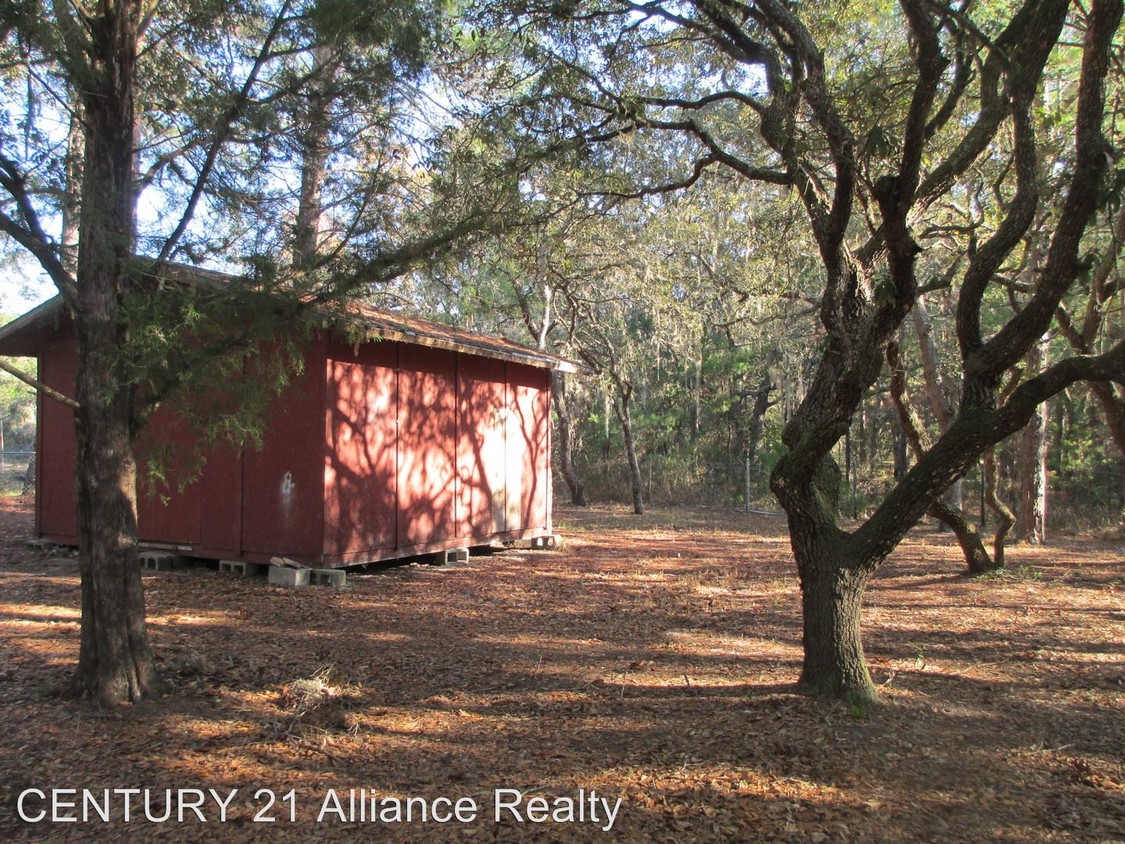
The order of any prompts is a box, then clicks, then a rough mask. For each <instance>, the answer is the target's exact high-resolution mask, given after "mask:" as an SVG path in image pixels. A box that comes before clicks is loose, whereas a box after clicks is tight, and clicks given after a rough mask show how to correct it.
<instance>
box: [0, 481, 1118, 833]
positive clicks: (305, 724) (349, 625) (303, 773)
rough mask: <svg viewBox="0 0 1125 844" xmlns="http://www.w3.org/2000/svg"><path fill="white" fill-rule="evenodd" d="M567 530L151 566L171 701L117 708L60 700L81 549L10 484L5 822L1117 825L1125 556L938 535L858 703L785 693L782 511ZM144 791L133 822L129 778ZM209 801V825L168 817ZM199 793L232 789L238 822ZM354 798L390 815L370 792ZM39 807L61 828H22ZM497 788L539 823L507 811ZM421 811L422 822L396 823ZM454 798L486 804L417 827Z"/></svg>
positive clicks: (708, 513) (896, 599)
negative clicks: (267, 561)
mask: <svg viewBox="0 0 1125 844" xmlns="http://www.w3.org/2000/svg"><path fill="white" fill-rule="evenodd" d="M559 518H560V521H561V522H562V531H563V532H564V534H565V535H566V544H565V546H564V548H563V549H562V550H561V551H558V552H554V553H549V552H528V551H509V552H505V553H501V554H495V555H492V556H482V557H474V558H472V559H471V560H470V561H469V563H468V564H463V565H459V566H454V567H448V568H434V567H427V566H420V565H411V566H406V567H400V568H395V569H387V570H384V571H381V572H371V573H366V574H358V575H352V576H350V577H349V581H348V585H347V587H346V588H345V589H343V590H338V591H333V590H331V589H327V588H322V587H310V588H306V589H300V590H287V589H282V588H278V587H271V586H268V585H267V584H266V582H265V580H264V578H241V577H237V576H233V575H221V574H219V573H218V572H217V571H214V570H212V569H207V568H197V569H188V570H183V571H176V572H171V573H166V574H154V575H151V576H146V578H145V584H146V590H147V600H148V610H149V623H150V627H149V630H150V633H151V637H152V641H153V644H154V646H155V649H156V653H157V655H158V658H159V660H160V664H161V667H162V669H163V672H164V675H165V677H166V678H167V680H168V684H169V694H168V695H167V696H166V697H164V698H163V699H161V700H159V701H156V702H152V703H146V704H143V705H140V706H136V707H123V708H121V709H119V710H116V711H108V712H104V711H103V712H99V711H95V710H93V709H91V708H89V707H88V706H84V705H81V704H78V703H74V702H70V701H67V700H65V699H62V698H60V697H58V696H57V695H56V694H55V690H56V689H57V688H58V687H59V686H60V685H61V684H62V682H63V681H64V680H65V678H66V676H67V673H68V671H70V670H71V668H72V666H73V664H74V661H75V658H76V653H77V647H78V641H77V640H78V618H79V609H78V589H79V587H78V579H77V576H76V564H75V562H74V560H73V558H72V557H71V556H68V555H66V554H60V552H59V551H58V550H57V549H56V550H54V551H36V550H31V549H28V548H27V547H25V544H24V540H26V539H27V538H28V536H29V535H30V532H31V526H30V525H31V519H30V514H29V512H28V509H27V506H26V504H20V503H19V502H18V500H17V499H5V500H3V501H2V502H0V727H2V729H0V839H3V840H16V841H25V840H26V841H30V840H51V841H83V842H85V841H99V842H105V841H147V840H163V841H200V842H202V841H209V842H210V841H218V842H239V841H294V842H295V841H305V840H310V839H311V838H312V836H314V835H315V836H316V837H318V838H322V839H324V840H331V841H335V840H340V841H353V840H354V841H361V840H363V841H367V840H380V841H408V840H409V841H460V840H469V841H473V840H475V841H521V840H526V841H531V840H534V841H587V840H615V841H677V842H679V841H801V842H836V841H841V842H860V841H870V842H882V841H943V842H944V841H950V842H953V841H966V842H970V841H971V842H982V841H1012V842H1014V841H1028V842H1032V841H1034V842H1038V841H1084V842H1085V841H1088V842H1108V841H1125V771H1123V754H1125V549H1123V545H1122V543H1121V542H1120V541H1111V540H1106V539H1101V540H1089V539H1087V540H1082V541H1079V540H1067V541H1065V542H1062V543H1061V544H1059V545H1056V546H1051V547H1048V548H1043V549H1038V548H1016V549H1013V550H1012V552H1011V558H1010V564H1011V566H1012V573H1011V574H1010V575H1006V576H1003V577H999V578H992V579H981V580H970V579H967V578H965V577H963V576H961V575H960V573H959V571H960V567H961V566H960V562H959V559H958V556H957V554H956V553H955V549H953V548H951V547H950V542H949V539H948V538H947V537H945V536H942V535H940V534H936V533H930V532H920V533H919V534H918V535H917V536H916V537H915V538H913V539H911V540H910V541H908V542H907V543H906V544H904V546H903V547H902V548H901V549H900V550H899V551H898V552H897V553H896V554H895V555H894V557H893V558H892V559H891V560H890V561H889V562H888V563H887V564H886V565H885V566H884V568H883V569H882V570H881V572H880V574H879V576H878V578H877V579H876V580H875V581H874V582H873V584H872V586H871V588H870V591H869V596H868V600H867V607H866V614H865V623H864V627H865V637H866V639H865V640H866V644H867V650H868V654H869V657H870V660H871V664H872V668H873V672H874V675H875V679H876V682H878V683H879V684H880V685H881V693H882V703H881V704H880V705H879V706H878V707H877V708H875V709H873V710H872V711H870V712H867V713H862V712H853V711H850V710H849V709H848V708H847V707H846V706H844V705H842V704H836V703H827V702H823V701H815V700H809V699H806V698H803V697H800V696H798V695H795V694H794V693H793V690H792V683H793V681H794V680H795V678H796V676H797V673H798V668H799V661H800V642H799V636H800V625H799V600H798V598H799V594H798V589H797V585H796V581H795V578H794V575H793V570H792V563H791V561H790V556H789V550H788V545H787V541H786V538H785V534H784V525H783V523H782V522H781V520H780V519H778V518H773V517H768V516H747V515H745V514H741V513H737V512H733V511H724V510H703V509H699V510H690V511H685V510H669V511H662V512H657V513H656V514H654V515H650V516H645V517H641V518H637V517H632V516H627V515H623V514H620V513H617V512H614V511H611V510H608V509H592V510H589V511H578V510H565V511H563V512H562V513H561V514H560V517H559ZM130 788H132V789H139V792H138V793H137V794H135V795H130V796H129V798H128V799H129V800H130V801H131V802H130V807H131V811H132V815H131V819H130V821H129V822H128V823H126V822H124V821H123V818H122V813H123V804H124V801H125V799H126V797H125V795H122V794H119V793H115V791H114V790H117V789H130ZM62 789H74V790H75V793H74V794H71V793H70V792H67V791H57V792H55V802H56V804H57V805H55V807H54V809H52V803H51V795H52V790H62ZM107 789H108V790H110V802H109V804H108V809H109V811H110V816H111V819H110V821H109V822H108V823H107V822H104V821H103V820H102V819H101V817H100V816H99V815H98V814H97V813H96V812H94V811H93V810H92V809H91V808H90V807H89V806H87V813H88V818H89V819H88V820H87V821H86V822H83V821H82V811H83V806H82V800H83V794H84V792H83V790H88V793H89V794H90V795H91V796H92V798H93V799H95V800H96V801H104V800H105V795H106V790H107ZM166 789H171V790H172V797H173V803H172V814H171V817H170V819H169V820H168V821H166V822H163V823H158V822H154V821H152V820H148V819H147V818H146V817H145V804H144V802H143V801H144V797H145V796H146V795H147V797H148V798H149V800H150V803H149V807H148V809H149V812H150V813H151V814H152V816H153V817H155V818H160V817H161V816H163V814H164V812H165V811H166V808H167V807H166V794H167V793H166ZM193 789H200V790H203V791H204V794H205V795H207V797H206V802H205V803H204V804H203V806H202V807H201V809H200V811H201V813H202V814H203V815H204V817H205V818H206V822H203V821H200V820H199V818H198V817H197V816H196V815H195V814H194V813H193V811H192V810H191V808H190V806H189V807H188V808H185V809H184V812H185V814H184V819H183V821H182V822H181V821H180V820H179V818H178V817H177V811H178V809H180V808H181V798H182V802H183V803H184V804H190V803H192V802H195V800H196V797H195V792H194V791H192V790H193ZM207 789H213V790H214V791H215V792H216V793H217V794H218V795H219V796H220V797H221V799H223V800H226V799H227V798H228V796H229V795H230V792H231V791H232V790H233V791H234V792H235V793H234V796H233V797H230V802H229V806H228V808H227V811H226V818H225V821H223V822H220V820H219V817H220V815H219V809H218V806H217V804H216V803H215V802H214V800H213V799H212V798H211V797H210V796H209V794H208V793H207V792H206V790H207ZM259 789H268V790H269V792H267V791H259ZM359 789H365V790H366V792H365V793H366V795H367V797H368V798H371V796H372V795H374V800H375V804H374V807H375V810H376V814H377V817H376V819H375V820H370V819H369V817H368V818H365V819H363V820H361V819H360V818H361V816H360V814H359V809H358V808H355V806H354V803H350V802H349V796H350V793H351V792H352V790H355V792H357V793H358V790H359ZM290 791H292V793H291V795H290V794H289V793H290ZM40 792H42V793H43V794H44V795H46V799H43V798H40V796H39V793H40ZM270 792H272V793H273V794H274V795H276V797H277V798H278V800H277V802H276V803H275V804H274V805H272V806H268V802H269V793H270ZM21 794H22V795H24V802H23V811H24V813H25V815H27V816H28V817H37V816H38V815H40V814H42V813H45V817H44V818H43V820H41V821H39V822H36V823H27V822H22V821H20V819H19V817H18V816H17V812H16V809H17V800H18V798H19V796H20V795H21ZM287 795H289V796H287ZM497 795H499V796H500V799H501V802H502V803H505V804H514V803H516V801H519V802H518V805H515V806H513V808H514V809H515V812H518V813H520V820H519V821H517V820H516V818H515V816H514V812H513V811H511V810H510V809H506V808H503V807H502V808H501V815H502V817H501V818H500V819H499V820H497V819H495V818H494V815H495V812H496V807H495V801H496V799H497ZM592 797H593V798H594V802H593V806H592V807H591V798H592ZM394 798H398V799H399V801H400V802H397V803H396V802H395V799H394ZM406 798H416V799H415V801H414V803H413V804H412V805H411V811H412V819H411V820H410V821H406V820H399V821H395V820H393V818H394V817H395V812H396V811H402V812H405V809H404V805H405V804H404V802H402V801H405V799H406ZM440 798H446V799H447V800H449V801H451V802H452V801H456V800H459V799H460V800H462V801H464V802H463V803H462V807H463V816H467V815H468V814H470V811H469V807H476V811H475V815H476V819H475V820H470V821H466V822H459V821H458V820H457V819H456V818H454V819H452V820H449V821H447V822H444V823H441V822H438V821H436V820H434V819H433V818H432V817H428V819H427V820H422V819H421V817H420V814H421V809H422V803H425V804H426V808H427V810H432V809H434V808H436V809H437V810H438V813H439V814H442V813H443V812H445V811H446V810H447V808H448V806H449V804H446V803H442V802H441V801H440ZM618 798H620V800H621V804H620V807H619V808H618V809H617V811H616V814H615V815H614V818H613V824H612V828H611V829H609V830H608V831H602V828H603V827H606V826H608V820H609V817H608V816H609V812H610V809H611V808H612V807H613V806H614V805H615V803H616V801H617V799H618ZM602 799H606V800H608V803H601V802H600V801H601V800H602ZM71 802H74V803H76V804H77V805H75V806H74V807H70V806H67V805H66V804H67V803H71ZM361 802H363V801H361ZM99 805H101V804H100V803H99ZM364 807H365V811H366V814H367V815H368V816H369V815H370V812H371V802H370V799H369V800H368V801H367V802H365V803H364ZM539 810H542V811H543V813H546V817H547V818H548V820H546V821H544V822H542V823H535V822H533V821H532V816H538V815H536V813H537V812H539ZM52 811H54V812H56V813H57V815H58V817H59V820H58V821H57V822H52V820H51V818H52V815H51V812H52ZM353 812H354V814H353ZM258 813H261V814H260V816H261V817H262V818H266V817H272V818H274V821H273V822H271V823H266V822H262V821H258V822H255V820H254V817H255V815H256V814H258ZM291 813H292V815H293V817H294V818H295V820H294V821H291V820H290V814H291ZM379 813H382V814H379ZM568 813H572V814H573V818H572V819H570V820H567V817H568ZM318 816H319V817H318ZM552 816H553V817H555V818H558V820H552V819H550V818H551V817H552ZM592 816H596V817H592ZM69 817H76V818H77V819H78V820H77V821H76V822H67V821H64V820H62V819H63V818H69ZM352 817H355V818H356V820H355V821H354V822H353V821H351V820H350V819H351V818H352Z"/></svg>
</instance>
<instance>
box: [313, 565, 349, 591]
mask: <svg viewBox="0 0 1125 844" xmlns="http://www.w3.org/2000/svg"><path fill="white" fill-rule="evenodd" d="M308 573H309V583H311V584H312V585H313V586H335V587H340V586H343V585H344V584H345V583H347V582H348V573H347V572H346V571H344V570H343V569H308Z"/></svg>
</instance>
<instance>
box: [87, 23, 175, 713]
mask: <svg viewBox="0 0 1125 844" xmlns="http://www.w3.org/2000/svg"><path fill="white" fill-rule="evenodd" d="M103 10H104V11H103V14H102V15H101V16H100V17H98V18H96V19H95V20H93V21H91V22H90V25H89V29H88V31H89V44H88V49H89V52H90V63H89V79H88V80H87V86H86V87H85V89H84V90H83V106H84V108H85V125H86V138H85V141H86V144H85V147H86V148H85V162H84V168H83V183H82V200H81V225H80V240H79V249H78V274H77V282H78V283H77V291H76V296H77V301H76V302H75V303H73V305H72V312H73V316H74V326H75V333H76V337H77V358H78V372H77V378H76V383H75V392H76V398H77V400H78V403H79V408H78V410H77V411H75V427H76V434H77V446H78V450H77V468H78V481H77V484H78V489H77V498H78V501H77V504H78V543H79V568H80V571H81V575H82V622H81V632H80V643H79V655H78V667H77V671H76V673H75V676H74V680H73V684H72V687H73V690H74V692H75V693H77V694H79V695H81V696H83V697H88V698H92V699H95V700H97V701H99V702H100V703H102V704H104V705H113V704H118V703H122V702H128V701H133V702H135V701H139V700H141V699H143V698H145V697H147V696H149V695H151V694H154V693H155V692H157V691H158V687H159V679H158V676H157V672H156V666H155V663H154V661H153V657H152V651H151V649H150V647H149V643H148V635H147V631H146V628H145V609H144V592H143V587H142V584H141V572H140V567H139V565H138V562H137V502H136V475H137V464H136V457H135V455H134V453H133V442H132V398H133V387H132V385H131V384H129V383H128V381H127V379H126V377H124V375H123V373H124V370H125V367H124V363H125V361H124V359H123V356H124V350H125V349H126V348H127V340H128V336H127V331H126V328H125V325H124V320H123V318H122V315H121V313H120V307H121V299H122V297H123V295H124V293H125V290H126V288H127V284H128V262H129V259H130V257H131V255H132V251H133V236H134V232H135V220H134V209H135V197H134V192H133V169H134V159H133V150H134V147H135V145H134V128H135V124H134V101H133V96H134V90H135V74H136V45H137V38H138V24H139V20H140V15H141V10H140V7H139V4H134V3H130V2H121V3H117V4H111V5H107V6H103Z"/></svg>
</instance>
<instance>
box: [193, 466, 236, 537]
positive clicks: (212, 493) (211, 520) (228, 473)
mask: <svg viewBox="0 0 1125 844" xmlns="http://www.w3.org/2000/svg"><path fill="white" fill-rule="evenodd" d="M200 488H201V490H203V494H201V495H200V499H201V501H200V507H199V516H200V522H201V524H200V530H199V549H198V553H199V554H200V555H201V556H207V557H217V558H220V559H237V558H238V555H239V554H240V553H241V551H242V449H240V448H236V447H235V446H232V445H224V446H220V447H218V448H217V449H215V451H213V452H212V453H211V454H210V455H208V457H207V463H206V465H205V466H204V467H203V477H202V479H201V481H200Z"/></svg>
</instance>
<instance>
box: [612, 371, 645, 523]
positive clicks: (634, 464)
mask: <svg viewBox="0 0 1125 844" xmlns="http://www.w3.org/2000/svg"><path fill="white" fill-rule="evenodd" d="M614 380H615V382H616V386H617V395H616V396H614V399H613V412H614V413H615V414H617V421H618V423H620V425H621V435H622V437H624V439H625V458H626V460H627V461H628V463H629V484H630V487H631V488H632V492H633V513H634V514H636V515H638V516H641V515H644V512H645V498H644V479H643V478H642V477H641V464H640V461H639V460H638V459H637V444H636V441H635V440H634V439H633V416H632V413H631V411H630V405H631V404H632V401H631V399H632V394H633V390H632V387H631V386H629V385H628V384H623V383H621V382H620V381H619V380H617V379H614Z"/></svg>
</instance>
